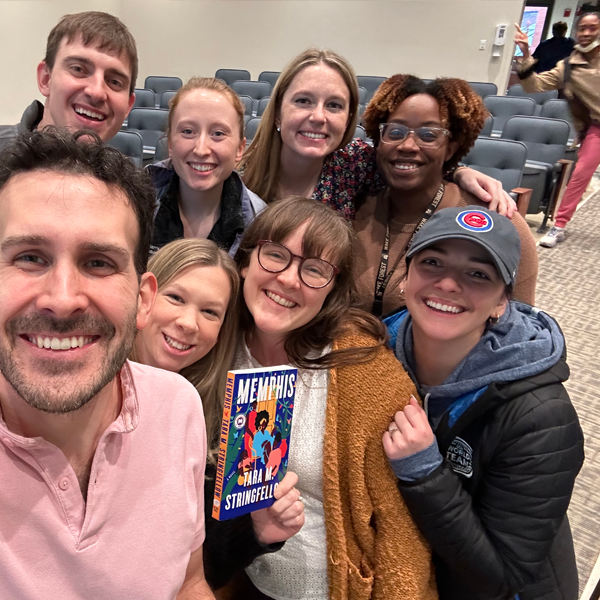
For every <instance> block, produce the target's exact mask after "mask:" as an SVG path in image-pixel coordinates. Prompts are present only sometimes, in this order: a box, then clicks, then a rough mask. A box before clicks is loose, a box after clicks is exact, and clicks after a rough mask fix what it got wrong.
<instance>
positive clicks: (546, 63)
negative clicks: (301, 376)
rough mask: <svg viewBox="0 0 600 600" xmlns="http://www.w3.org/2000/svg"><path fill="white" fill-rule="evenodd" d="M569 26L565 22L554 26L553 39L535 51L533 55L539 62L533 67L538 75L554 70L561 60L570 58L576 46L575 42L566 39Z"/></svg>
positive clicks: (544, 42)
mask: <svg viewBox="0 0 600 600" xmlns="http://www.w3.org/2000/svg"><path fill="white" fill-rule="evenodd" d="M568 29H569V26H568V25H567V24H566V23H565V22H564V21H558V22H557V23H554V25H552V37H551V38H550V39H548V40H544V41H543V42H542V43H541V44H539V45H538V47H537V48H536V49H535V51H534V53H533V54H532V56H533V58H535V60H537V62H536V63H535V65H533V67H532V68H533V70H534V72H536V73H543V72H544V71H550V69H554V67H555V66H556V63H557V62H558V61H559V60H563V59H564V58H567V57H568V56H570V54H571V52H573V47H574V46H575V40H574V39H573V38H570V37H566V35H567V31H568Z"/></svg>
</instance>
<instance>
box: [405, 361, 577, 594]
mask: <svg viewBox="0 0 600 600" xmlns="http://www.w3.org/2000/svg"><path fill="white" fill-rule="evenodd" d="M568 377H569V367H568V366H567V364H566V362H565V356H564V355H563V357H562V359H561V360H559V362H558V363H557V364H555V365H554V366H553V367H552V368H550V369H548V370H547V371H544V372H542V373H540V374H538V375H535V376H532V377H529V378H525V379H522V380H519V381H514V382H511V383H500V384H496V383H492V384H491V385H489V387H488V388H487V389H486V391H485V392H484V393H483V395H482V396H481V397H480V398H479V399H478V400H477V402H475V403H473V404H472V405H471V406H470V407H469V408H468V409H467V410H466V411H465V412H464V413H463V414H462V415H461V416H460V417H459V419H458V421H457V422H456V423H454V424H453V426H451V427H449V426H448V414H446V415H445V416H444V417H443V418H442V420H441V421H440V423H439V424H438V426H437V427H436V431H435V434H436V437H437V440H438V444H439V448H440V451H441V453H442V455H443V456H445V457H446V458H445V460H444V462H443V463H442V464H441V465H440V466H439V467H438V468H437V469H436V470H435V471H434V472H433V473H431V474H430V475H428V476H427V477H424V478H422V479H419V480H417V481H414V482H406V481H400V482H399V487H400V491H401V493H402V496H403V497H404V500H405V501H406V503H407V505H408V508H409V509H410V512H411V513H412V515H413V518H414V519H415V522H416V523H417V525H418V527H419V529H420V530H421V531H422V532H423V534H424V535H425V537H426V538H427V540H428V541H429V542H430V544H431V546H432V548H433V551H434V564H435V568H436V575H437V583H438V590H439V595H440V600H475V599H477V600H484V599H485V600H488V599H513V598H515V599H518V600H576V599H577V596H578V589H577V588H578V584H577V569H576V565H575V556H574V552H573V542H572V538H571V531H570V528H569V523H568V520H567V517H566V510H567V507H568V505H569V501H570V498H571V492H572V490H573V485H574V481H575V477H576V476H577V473H578V472H579V469H580V468H581V465H582V463H583V433H582V431H581V427H580V426H579V421H578V419H577V414H576V412H575V409H574V408H573V405H572V404H571V401H570V399H569V396H568V395H567V392H566V390H565V388H564V387H563V385H562V382H563V381H565V380H566V379H568Z"/></svg>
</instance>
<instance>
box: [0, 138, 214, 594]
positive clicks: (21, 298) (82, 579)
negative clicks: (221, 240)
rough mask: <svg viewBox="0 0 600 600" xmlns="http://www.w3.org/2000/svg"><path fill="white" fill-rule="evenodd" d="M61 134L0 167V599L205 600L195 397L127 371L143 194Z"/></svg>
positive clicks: (138, 307) (144, 373)
mask: <svg viewBox="0 0 600 600" xmlns="http://www.w3.org/2000/svg"><path fill="white" fill-rule="evenodd" d="M77 135H80V134H76V136H75V138H76V137H77ZM75 138H74V137H72V136H71V134H68V133H66V132H63V133H61V132H59V131H58V130H51V131H45V132H38V131H34V132H29V133H25V134H23V136H21V137H20V138H18V139H17V140H16V141H15V142H14V143H13V144H12V145H11V146H9V147H7V148H6V150H5V151H4V152H3V153H2V154H1V155H0V410H1V419H0V490H2V491H1V493H0V598H3V599H4V598H6V599H10V600H30V599H31V600H37V599H39V600H48V599H50V598H60V600H75V599H77V600H81V599H85V600H95V599H98V600H100V599H101V600H107V599H115V600H116V599H125V598H127V599H130V598H131V599H140V600H145V599H161V600H162V599H174V598H177V600H184V599H189V600H191V599H204V598H213V596H212V594H211V592H210V590H209V588H208V585H207V584H206V582H205V580H204V572H203V567H202V543H203V541H204V507H203V483H204V482H203V479H204V466H205V460H206V436H205V428H204V419H203V412H202V405H201V402H200V398H199V397H198V394H197V392H196V390H195V389H194V388H193V387H192V386H191V385H190V384H189V383H188V382H186V381H185V380H184V379H183V378H182V377H180V376H179V375H176V374H172V373H167V372H165V371H161V370H158V369H153V368H151V367H145V366H141V365H138V364H135V363H129V362H127V361H126V358H127V356H128V354H129V352H130V350H131V346H132V344H133V339H134V336H135V331H136V328H138V329H141V328H143V327H144V326H145V325H146V323H147V320H148V315H149V313H150V311H151V309H152V305H153V303H154V297H155V295H156V279H155V278H154V275H152V274H151V273H146V272H145V271H146V259H147V256H148V250H149V244H150V239H151V235H152V216H153V214H154V209H155V201H154V191H153V189H152V186H151V184H150V182H149V180H148V179H147V178H146V175H145V174H144V173H142V172H140V171H139V170H137V169H136V168H135V167H134V166H133V164H132V163H130V162H129V160H128V159H126V158H125V157H123V156H122V155H121V154H119V153H118V152H117V151H116V150H113V149H110V148H106V147H103V146H102V145H101V144H100V140H97V143H96V142H94V143H84V142H83V141H82V140H79V141H77V140H76V139H75Z"/></svg>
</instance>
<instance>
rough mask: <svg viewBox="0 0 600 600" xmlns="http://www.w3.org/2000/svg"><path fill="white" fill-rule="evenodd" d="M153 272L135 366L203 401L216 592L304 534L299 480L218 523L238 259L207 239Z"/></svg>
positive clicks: (208, 562) (162, 260) (181, 246)
mask: <svg viewBox="0 0 600 600" xmlns="http://www.w3.org/2000/svg"><path fill="white" fill-rule="evenodd" d="M148 271H150V272H151V273H153V274H154V275H155V276H156V281H157V283H158V294H157V297H156V302H155V303H154V307H153V309H152V312H151V313H150V318H149V321H148V325H147V326H146V327H145V328H144V329H142V330H141V331H138V333H137V337H136V340H135V346H134V350H133V352H132V353H131V355H130V359H131V360H135V361H136V362H140V363H142V364H146V365H151V366H153V367H158V368H161V369H165V370H167V371H172V372H175V373H179V374H181V375H183V377H185V378H186V379H187V380H188V381H189V382H190V383H192V384H193V385H194V386H195V387H196V389H197V390H198V393H199V394H200V397H201V398H202V407H203V409H204V419H205V422H206V433H207V446H208V451H207V462H206V478H205V481H204V512H205V524H206V539H205V540H204V553H203V558H204V572H205V575H206V580H207V581H208V584H209V585H210V586H211V588H213V589H215V590H216V589H218V588H221V587H222V586H224V585H225V584H226V583H227V582H228V581H229V579H231V577H232V576H233V575H235V574H236V573H237V572H238V571H239V570H240V569H243V568H244V567H247V566H248V565H249V564H250V563H251V562H252V561H253V560H254V559H255V558H256V557H257V556H260V555H261V554H265V553H267V552H274V551H276V550H279V549H280V548H281V547H282V545H283V542H284V541H285V540H287V539H288V538H289V537H290V536H292V535H294V534H295V533H297V532H298V530H299V529H300V528H301V527H302V525H303V524H304V507H303V505H302V503H301V502H299V501H298V498H299V496H300V493H299V492H298V491H297V490H296V489H295V488H294V485H295V483H296V482H297V480H298V478H297V477H296V475H295V474H294V473H293V472H292V471H288V472H287V473H286V475H285V477H284V478H283V480H282V481H281V483H280V484H279V485H278V486H277V490H276V491H275V496H276V497H277V501H276V502H275V503H274V504H273V506H271V507H269V508H265V509H262V510H258V511H254V512H252V513H250V514H247V515H243V516H241V517H238V518H236V519H229V520H227V521H217V520H216V519H213V517H212V504H213V498H214V492H215V475H216V466H217V454H218V450H219V431H220V426H221V419H222V415H223V399H224V398H225V382H226V379H227V371H229V369H231V363H232V360H233V355H234V354H235V350H236V339H237V336H238V321H239V314H238V291H239V282H240V278H239V275H238V272H237V268H236V265H235V263H234V262H233V259H232V258H230V257H229V256H228V255H227V253H226V252H225V251H224V250H221V249H219V248H218V247H217V245H216V244H215V243H214V242H211V241H210V240H205V239H187V240H176V241H174V242H171V243H170V244H167V245H166V246H163V247H162V248H161V249H160V250H159V251H158V252H157V253H156V254H154V255H153V256H152V257H151V258H150V261H149V262H148ZM165 402H169V399H165Z"/></svg>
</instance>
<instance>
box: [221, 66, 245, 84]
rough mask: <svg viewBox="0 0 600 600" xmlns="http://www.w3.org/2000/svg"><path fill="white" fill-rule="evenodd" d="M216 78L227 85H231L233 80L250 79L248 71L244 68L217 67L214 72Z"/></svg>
mask: <svg viewBox="0 0 600 600" xmlns="http://www.w3.org/2000/svg"><path fill="white" fill-rule="evenodd" d="M215 77H216V78H217V79H221V80H222V81H224V82H225V83H226V84H227V85H231V84H232V83H233V82H234V81H241V80H243V79H244V80H250V79H252V78H251V77H250V73H249V72H248V71H246V70H245V69H219V70H218V71H217V72H216V73H215Z"/></svg>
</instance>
